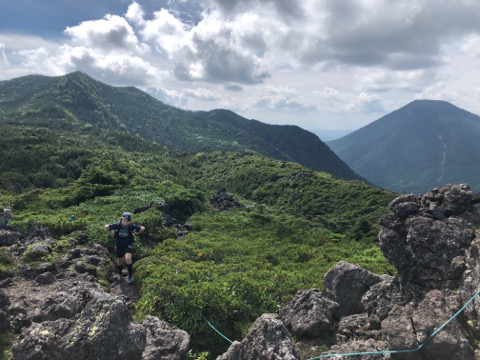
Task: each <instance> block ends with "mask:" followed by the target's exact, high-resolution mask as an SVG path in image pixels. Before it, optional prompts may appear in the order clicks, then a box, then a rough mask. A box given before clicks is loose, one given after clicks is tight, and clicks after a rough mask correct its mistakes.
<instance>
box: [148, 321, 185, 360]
mask: <svg viewBox="0 0 480 360" xmlns="http://www.w3.org/2000/svg"><path fill="white" fill-rule="evenodd" d="M140 324H141V325H142V326H143V327H144V328H145V329H146V330H147V343H146V347H145V351H144V352H143V356H142V360H156V359H162V360H182V359H184V358H185V356H186V354H187V352H188V349H189V346H190V335H188V334H187V333H186V332H185V331H183V330H180V329H179V328H177V327H176V326H173V325H170V324H168V323H166V322H165V321H161V320H159V319H158V318H157V317H155V316H150V315H149V316H147V317H146V318H145V320H143V321H142V322H141V323H140Z"/></svg>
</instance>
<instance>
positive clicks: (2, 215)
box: [0, 208, 12, 230]
mask: <svg viewBox="0 0 480 360" xmlns="http://www.w3.org/2000/svg"><path fill="white" fill-rule="evenodd" d="M11 219H12V213H11V212H10V209H4V208H0V230H7V229H8V222H9V221H10V220H11Z"/></svg>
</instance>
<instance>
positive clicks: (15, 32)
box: [0, 0, 480, 130]
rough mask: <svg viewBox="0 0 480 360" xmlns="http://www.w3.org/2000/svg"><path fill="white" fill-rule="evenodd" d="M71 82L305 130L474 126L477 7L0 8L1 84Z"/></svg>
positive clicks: (163, 4)
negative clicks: (419, 118) (449, 111)
mask: <svg viewBox="0 0 480 360" xmlns="http://www.w3.org/2000/svg"><path fill="white" fill-rule="evenodd" d="M77 70H79V71H82V72H84V73H86V74H88V75H90V76H92V77H93V78H95V79H97V80H100V81H102V82H105V83H107V84H109V85H112V86H135V87H137V88H139V89H141V90H144V91H146V92H148V93H149V94H151V95H152V96H154V97H156V98H158V99H159V100H161V101H163V102H165V103H167V104H170V105H173V106H176V107H179V108H182V109H188V110H212V109H219V108H221V109H229V110H232V111H234V112H235V113H237V114H239V115H241V116H244V117H245V118H247V119H256V120H259V121H261V122H264V123H268V124H281V125H298V126H300V127H302V128H304V129H307V130H312V129H323V130H346V129H348V130H355V129H358V128H361V127H363V126H365V125H367V124H369V123H370V122H372V121H375V120H377V119H379V118H380V117H382V116H383V115H385V114H387V113H389V112H392V111H394V110H396V109H398V108H400V107H402V106H405V105H407V104H408V103H409V102H411V101H413V100H416V99H432V100H446V101H449V102H451V103H452V104H454V105H456V106H458V107H460V108H462V109H464V110H467V111H470V112H473V113H475V114H480V101H479V100H480V1H478V0H402V1H393V0H295V1H293V0H189V1H186V0H137V1H130V0H81V1H65V0H0V81H2V80H10V79H13V78H17V77H20V76H25V75H29V74H42V75H47V76H60V75H64V74H67V73H70V72H73V71H77Z"/></svg>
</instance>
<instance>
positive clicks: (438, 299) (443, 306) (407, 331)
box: [382, 290, 474, 360]
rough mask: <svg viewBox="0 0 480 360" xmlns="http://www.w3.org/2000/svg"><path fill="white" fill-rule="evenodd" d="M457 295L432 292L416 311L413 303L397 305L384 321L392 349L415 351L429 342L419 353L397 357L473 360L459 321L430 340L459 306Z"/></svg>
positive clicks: (406, 358) (385, 332) (433, 359)
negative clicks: (434, 332) (402, 305)
mask: <svg viewBox="0 0 480 360" xmlns="http://www.w3.org/2000/svg"><path fill="white" fill-rule="evenodd" d="M458 300H459V299H458V297H457V296H456V295H448V294H444V293H442V292H441V291H439V290H432V291H430V292H429V293H427V294H426V296H425V298H424V299H423V300H422V301H421V302H420V304H419V305H418V307H417V308H415V307H414V306H413V305H411V304H407V305H406V306H404V307H400V306H396V307H394V309H393V310H392V311H391V312H390V314H389V316H388V318H386V319H385V320H383V321H382V331H383V333H384V335H385V338H386V340H387V341H388V343H389V348H390V349H391V350H407V349H408V350H412V349H416V348H418V347H419V346H420V345H421V344H422V343H424V342H426V341H427V340H429V341H428V342H427V343H426V345H424V346H423V347H422V348H421V350H420V351H418V352H415V353H403V354H396V355H395V358H398V359H404V360H411V359H423V360H430V359H431V360H469V359H471V360H473V359H474V350H473V348H472V347H471V345H470V344H469V341H468V339H467V337H466V335H465V334H464V330H462V325H461V323H460V322H459V320H458V319H454V320H453V321H452V322H451V323H450V324H449V325H448V327H446V328H444V330H443V331H442V332H441V333H439V334H438V335H436V336H435V337H433V338H430V335H431V334H432V333H433V331H435V330H436V329H438V328H439V327H440V326H441V325H443V324H444V323H445V322H446V321H447V320H448V319H449V318H450V317H451V315H452V313H454V312H455V310H457V309H458V308H459V307H460V301H458Z"/></svg>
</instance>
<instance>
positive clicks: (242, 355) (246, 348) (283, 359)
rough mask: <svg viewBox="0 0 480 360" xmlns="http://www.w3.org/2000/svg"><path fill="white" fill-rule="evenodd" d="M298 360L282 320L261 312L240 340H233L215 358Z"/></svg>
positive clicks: (221, 359)
mask: <svg viewBox="0 0 480 360" xmlns="http://www.w3.org/2000/svg"><path fill="white" fill-rule="evenodd" d="M239 359H242V360H300V352H299V350H298V349H297V347H296V346H295V345H294V344H293V342H292V339H291V337H290V334H289V333H288V330H287V328H286V327H285V325H284V324H283V322H282V321H281V320H280V319H279V318H278V316H277V315H275V314H263V315H262V316H260V317H259V318H258V319H257V320H255V322H254V323H253V325H252V326H251V327H250V329H249V331H248V334H247V336H246V337H245V339H243V340H242V341H241V342H238V341H234V342H233V344H232V345H231V346H230V348H229V349H228V351H227V352H226V353H224V354H223V355H220V356H218V357H217V360H239Z"/></svg>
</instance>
